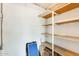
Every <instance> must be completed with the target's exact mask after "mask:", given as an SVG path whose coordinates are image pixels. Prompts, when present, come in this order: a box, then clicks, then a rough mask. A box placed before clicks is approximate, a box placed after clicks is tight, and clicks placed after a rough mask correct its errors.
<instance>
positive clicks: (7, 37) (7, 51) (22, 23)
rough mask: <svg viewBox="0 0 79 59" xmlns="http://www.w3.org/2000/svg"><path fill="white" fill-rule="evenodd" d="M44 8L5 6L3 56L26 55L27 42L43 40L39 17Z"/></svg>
mask: <svg viewBox="0 0 79 59" xmlns="http://www.w3.org/2000/svg"><path fill="white" fill-rule="evenodd" d="M43 11H45V10H43V9H42V8H39V7H37V6H35V5H33V4H20V3H19V4H14V3H11V4H3V14H4V19H3V20H4V22H3V43H4V44H3V50H2V55H10V56H17V55H18V56H19V55H26V51H25V45H26V43H27V42H31V41H37V43H38V45H40V39H43V37H42V35H41V33H42V32H43V29H42V27H41V25H42V23H43V22H42V20H41V19H40V18H39V17H37V16H38V15H39V14H40V13H42V12H43Z"/></svg>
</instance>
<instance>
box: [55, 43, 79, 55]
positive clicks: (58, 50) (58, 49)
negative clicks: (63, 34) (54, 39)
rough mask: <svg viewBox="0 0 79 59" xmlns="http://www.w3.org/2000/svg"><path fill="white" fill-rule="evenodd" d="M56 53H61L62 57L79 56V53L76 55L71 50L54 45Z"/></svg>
mask: <svg viewBox="0 0 79 59" xmlns="http://www.w3.org/2000/svg"><path fill="white" fill-rule="evenodd" d="M54 51H55V52H57V53H59V54H60V55H62V56H79V53H75V52H73V51H71V50H68V49H65V48H62V47H60V46H57V45H54Z"/></svg>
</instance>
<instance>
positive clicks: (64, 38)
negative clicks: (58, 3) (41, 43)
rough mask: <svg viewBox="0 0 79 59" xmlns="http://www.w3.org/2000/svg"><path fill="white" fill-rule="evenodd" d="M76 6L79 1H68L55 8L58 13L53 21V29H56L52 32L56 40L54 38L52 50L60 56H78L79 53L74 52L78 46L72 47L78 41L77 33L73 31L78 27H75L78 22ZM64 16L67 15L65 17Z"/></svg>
mask: <svg viewBox="0 0 79 59" xmlns="http://www.w3.org/2000/svg"><path fill="white" fill-rule="evenodd" d="M78 8H79V3H69V4H67V5H65V6H64V7H62V8H60V9H58V10H55V12H56V13H57V14H58V15H56V16H55V19H56V21H55V23H54V24H55V30H56V31H57V32H55V34H54V36H55V40H56V41H55V40H54V41H55V42H56V43H55V45H54V51H55V52H56V53H57V54H59V55H61V56H79V53H76V51H77V49H78V48H79V47H76V48H74V47H75V45H78V44H75V43H78V42H79V36H78V34H79V33H76V32H77V31H75V30H76V29H79V28H77V27H75V26H76V25H78V22H79V18H78V17H76V16H77V15H79V14H77V12H78ZM52 10H53V9H52ZM59 14H61V15H59ZM65 16H69V17H68V18H66V17H65ZM56 17H58V18H56ZM62 17H63V18H62ZM76 22H77V23H76ZM75 24H76V25H75ZM67 26H68V27H67ZM66 28H67V30H66ZM68 29H69V31H68ZM61 42H63V43H61ZM59 43H60V44H59ZM69 44H70V45H69ZM67 46H68V47H69V48H68V47H67ZM66 48H67V49H66ZM72 49H73V50H72Z"/></svg>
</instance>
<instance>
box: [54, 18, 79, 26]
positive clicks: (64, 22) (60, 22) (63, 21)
mask: <svg viewBox="0 0 79 59" xmlns="http://www.w3.org/2000/svg"><path fill="white" fill-rule="evenodd" d="M78 21H79V19H71V20H62V21H58V22H56V23H55V24H58V25H61V24H66V23H73V22H78Z"/></svg>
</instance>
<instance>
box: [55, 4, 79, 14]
mask: <svg viewBox="0 0 79 59" xmlns="http://www.w3.org/2000/svg"><path fill="white" fill-rule="evenodd" d="M75 8H79V3H70V4H68V5H66V6H64V7H63V8H60V9H58V10H56V11H55V12H56V13H58V14H62V13H64V12H67V11H70V10H72V9H75Z"/></svg>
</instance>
